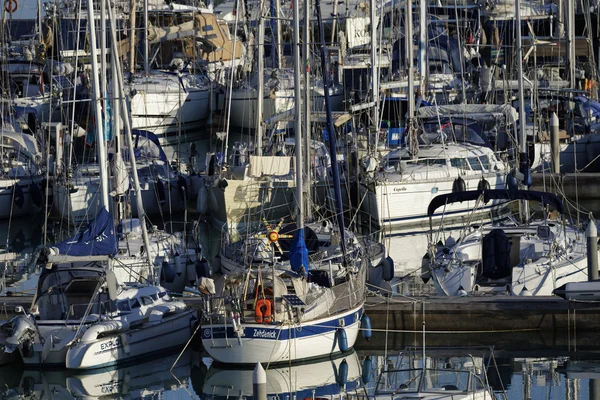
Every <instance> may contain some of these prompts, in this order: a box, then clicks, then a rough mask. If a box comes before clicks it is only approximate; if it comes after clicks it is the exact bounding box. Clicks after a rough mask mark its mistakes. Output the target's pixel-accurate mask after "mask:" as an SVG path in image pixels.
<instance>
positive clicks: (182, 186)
mask: <svg viewBox="0 0 600 400" xmlns="http://www.w3.org/2000/svg"><path fill="white" fill-rule="evenodd" d="M177 188H178V189H179V194H180V195H181V200H183V201H187V198H188V185H187V181H186V180H185V178H184V177H183V176H181V175H179V176H178V177H177Z"/></svg>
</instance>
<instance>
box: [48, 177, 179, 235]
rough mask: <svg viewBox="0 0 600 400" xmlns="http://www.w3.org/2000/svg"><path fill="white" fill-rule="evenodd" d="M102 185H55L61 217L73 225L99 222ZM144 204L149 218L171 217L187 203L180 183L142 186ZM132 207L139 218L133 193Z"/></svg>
mask: <svg viewBox="0 0 600 400" xmlns="http://www.w3.org/2000/svg"><path fill="white" fill-rule="evenodd" d="M99 184H100V181H99V180H92V181H89V182H87V183H86V184H79V185H71V186H65V185H62V184H55V185H54V199H55V201H54V203H55V207H56V211H57V212H58V214H59V216H60V217H61V218H62V219H63V220H65V221H69V223H71V224H75V225H76V224H81V223H84V222H89V221H91V220H93V219H94V218H96V215H97V214H98V211H99V206H100V185H99ZM140 186H141V192H142V203H143V204H144V211H145V212H146V214H147V215H157V214H161V213H164V214H170V213H172V212H179V211H182V210H183V209H184V208H185V201H184V198H183V196H182V194H181V191H180V188H179V186H178V185H177V183H176V181H175V182H171V184H170V185H168V184H167V183H163V184H162V190H163V191H164V193H163V194H162V195H160V194H159V192H158V190H161V187H160V186H159V185H157V184H156V182H143V183H141V185H140ZM128 202H129V204H130V207H131V211H132V214H133V216H134V217H137V207H136V203H137V196H136V193H135V191H130V197H129V201H128Z"/></svg>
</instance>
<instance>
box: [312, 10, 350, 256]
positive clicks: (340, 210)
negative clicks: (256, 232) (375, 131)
mask: <svg viewBox="0 0 600 400" xmlns="http://www.w3.org/2000/svg"><path fill="white" fill-rule="evenodd" d="M315 8H316V10H315V11H316V13H317V24H318V26H319V41H320V43H319V46H321V65H322V68H323V90H324V91H325V93H324V95H325V110H326V113H327V130H328V131H329V135H327V136H329V152H330V154H331V169H332V172H333V185H334V188H333V189H334V191H335V206H336V217H337V223H338V226H339V228H340V247H341V249H342V254H343V257H344V264H345V263H346V231H345V227H344V206H343V203H342V189H341V182H340V171H339V168H338V162H337V148H336V143H335V127H334V126H333V119H332V118H331V101H330V99H329V66H328V64H327V59H328V57H327V47H325V29H324V28H323V20H322V17H321V1H320V0H315Z"/></svg>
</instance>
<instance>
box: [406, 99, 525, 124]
mask: <svg viewBox="0 0 600 400" xmlns="http://www.w3.org/2000/svg"><path fill="white" fill-rule="evenodd" d="M490 115H494V116H498V117H500V116H504V118H506V122H507V123H508V124H514V123H515V122H517V120H518V119H519V114H518V113H517V110H516V109H515V108H514V107H512V106H509V105H508V104H501V105H495V104H449V105H441V106H431V107H421V108H418V109H417V110H416V117H417V118H421V119H427V118H433V117H435V118H437V117H438V116H443V117H450V116H455V117H468V118H469V119H472V120H475V121H477V120H479V119H485V120H487V119H489V118H490Z"/></svg>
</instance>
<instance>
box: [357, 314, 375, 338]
mask: <svg viewBox="0 0 600 400" xmlns="http://www.w3.org/2000/svg"><path fill="white" fill-rule="evenodd" d="M360 329H361V330H362V334H363V337H364V338H365V340H366V341H367V342H368V341H369V340H371V336H373V332H372V330H371V318H369V316H368V315H366V314H363V316H362V318H361V321H360Z"/></svg>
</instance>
